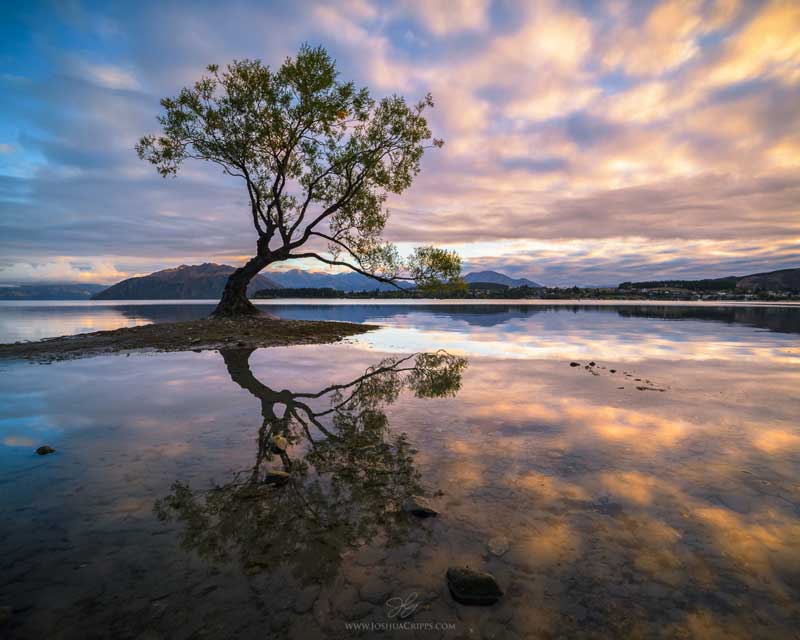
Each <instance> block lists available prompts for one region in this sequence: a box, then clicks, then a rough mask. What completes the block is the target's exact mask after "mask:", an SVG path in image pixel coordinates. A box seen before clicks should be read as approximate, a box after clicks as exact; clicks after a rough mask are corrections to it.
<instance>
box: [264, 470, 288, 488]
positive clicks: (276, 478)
mask: <svg viewBox="0 0 800 640" xmlns="http://www.w3.org/2000/svg"><path fill="white" fill-rule="evenodd" d="M289 477H290V476H289V474H288V473H286V471H267V473H266V474H265V475H264V484H274V485H275V486H278V487H279V486H281V485H283V484H286V483H287V482H288V481H289Z"/></svg>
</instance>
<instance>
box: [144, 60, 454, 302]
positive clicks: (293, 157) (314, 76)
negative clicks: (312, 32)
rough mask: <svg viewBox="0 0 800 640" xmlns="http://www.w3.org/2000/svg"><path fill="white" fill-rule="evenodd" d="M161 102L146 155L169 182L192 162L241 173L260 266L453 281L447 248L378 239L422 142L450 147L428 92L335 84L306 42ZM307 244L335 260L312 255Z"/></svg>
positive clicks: (414, 170) (330, 66) (233, 67)
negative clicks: (429, 114) (434, 124)
mask: <svg viewBox="0 0 800 640" xmlns="http://www.w3.org/2000/svg"><path fill="white" fill-rule="evenodd" d="M161 106H162V108H163V113H162V114H161V115H160V116H159V118H158V122H159V124H160V125H161V133H160V134H158V135H147V136H144V137H142V138H141V140H140V141H139V144H138V145H137V147H136V149H137V152H138V153H139V156H140V157H141V158H142V159H144V160H147V161H149V162H150V163H152V164H153V165H155V167H156V169H157V170H158V172H159V173H160V174H161V175H162V176H164V177H168V176H175V175H177V173H178V170H179V168H180V167H181V165H182V163H183V162H184V161H186V160H188V159H196V160H204V161H208V162H212V163H215V164H217V165H218V166H220V167H221V168H222V170H223V172H224V173H226V174H228V175H230V176H235V177H237V178H239V179H241V180H242V181H243V182H244V183H245V185H246V188H247V193H248V197H249V201H250V210H251V211H250V213H251V215H252V221H253V225H254V227H255V229H256V231H257V233H258V244H257V246H258V257H259V263H258V264H259V267H260V268H263V267H264V266H266V265H267V264H270V263H272V262H277V261H280V260H287V259H291V258H316V259H318V260H321V261H322V262H325V263H327V264H332V265H341V266H347V267H350V268H351V269H353V270H355V271H358V272H360V273H364V274H365V275H369V276H372V277H375V278H377V279H379V280H382V281H386V282H392V283H394V282H395V281H397V280H400V279H403V280H412V279H415V280H417V282H418V283H420V284H421V285H422V286H433V285H434V283H437V286H438V285H441V282H442V281H447V282H450V281H452V285H453V286H457V285H458V283H457V282H456V279H457V276H458V270H457V269H458V268H460V263H459V262H458V260H457V256H455V255H454V254H452V252H446V251H444V252H440V253H437V250H435V249H433V248H431V247H426V248H422V249H419V250H417V252H416V253H415V254H414V256H412V258H411V259H410V261H408V262H406V261H403V260H401V259H400V257H399V256H398V254H397V250H396V249H395V248H394V247H393V246H392V245H390V244H388V243H386V242H385V241H384V240H383V239H382V233H383V230H384V228H385V226H386V223H387V221H388V217H389V215H388V211H387V210H386V209H385V207H384V203H385V201H386V198H387V195H388V194H389V193H395V194H399V193H402V192H403V191H405V190H406V189H407V188H408V187H409V186H411V183H412V181H413V179H414V177H415V176H416V175H417V174H418V173H419V170H420V160H421V158H422V155H423V153H424V151H425V149H427V148H430V147H441V146H442V144H443V142H442V141H441V140H437V139H435V138H433V136H432V134H431V131H430V128H429V127H428V123H427V120H426V118H425V112H426V110H427V109H429V108H431V107H433V99H432V98H431V96H430V95H427V96H425V97H424V98H423V99H422V100H421V101H419V102H417V103H416V104H411V105H409V104H408V103H407V102H406V101H405V99H404V98H402V97H400V96H397V95H393V96H389V97H386V98H383V99H381V100H375V99H374V98H372V97H371V96H370V94H369V91H368V90H367V89H366V88H358V87H356V86H355V84H354V83H352V82H343V81H341V80H339V75H338V71H337V70H336V64H335V61H334V60H333V59H332V58H331V57H330V56H329V55H328V53H327V52H326V51H325V49H323V48H322V47H316V48H313V47H310V46H308V45H304V46H303V47H302V48H301V49H300V51H299V53H298V54H297V56H296V57H295V58H287V59H286V60H285V61H284V63H283V64H282V65H281V66H280V67H279V68H278V69H277V70H275V69H272V68H270V67H269V66H267V65H264V64H262V63H261V62H260V61H259V60H241V61H234V62H233V63H231V64H229V65H228V66H227V67H226V68H225V69H224V70H221V69H220V67H219V66H217V65H209V67H208V73H207V74H206V75H204V76H203V77H202V78H201V79H200V80H198V81H197V82H196V83H195V84H194V85H193V86H191V87H187V88H184V89H183V90H182V91H181V92H180V93H179V94H178V95H177V96H175V97H172V98H164V99H163V100H162V101H161ZM310 240H316V242H317V244H319V243H325V244H326V245H327V249H328V252H329V255H330V256H332V257H327V256H325V255H322V254H320V253H319V252H318V251H317V250H308V249H307V247H305V245H306V244H307V243H308V242H309V241H310Z"/></svg>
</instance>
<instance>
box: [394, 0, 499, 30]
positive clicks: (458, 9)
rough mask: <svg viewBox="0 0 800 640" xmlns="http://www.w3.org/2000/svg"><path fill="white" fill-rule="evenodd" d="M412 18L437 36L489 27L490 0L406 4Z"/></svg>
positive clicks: (448, 0) (451, 0)
mask: <svg viewBox="0 0 800 640" xmlns="http://www.w3.org/2000/svg"><path fill="white" fill-rule="evenodd" d="M405 7H406V8H407V10H408V11H409V12H410V13H411V15H412V16H414V18H415V19H416V20H417V21H418V22H419V23H420V24H422V26H423V27H424V28H425V29H427V30H428V31H429V32H430V33H432V34H433V35H436V36H446V35H450V34H453V33H458V32H461V31H469V30H483V29H485V28H486V27H487V26H488V13H489V2H488V0H443V1H442V2H413V1H412V2H406V3H405Z"/></svg>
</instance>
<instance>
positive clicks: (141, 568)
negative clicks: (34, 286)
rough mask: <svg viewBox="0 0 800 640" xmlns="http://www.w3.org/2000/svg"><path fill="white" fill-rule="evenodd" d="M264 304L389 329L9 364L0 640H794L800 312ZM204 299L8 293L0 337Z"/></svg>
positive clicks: (175, 308) (1, 417) (1, 439)
mask: <svg viewBox="0 0 800 640" xmlns="http://www.w3.org/2000/svg"><path fill="white" fill-rule="evenodd" d="M269 308H270V311H272V312H273V313H276V314H277V315H280V316H282V317H285V318H302V319H306V318H307V319H330V320H350V321H355V322H370V323H377V324H380V325H382V328H381V329H380V330H378V331H375V332H371V333H368V334H365V335H363V336H359V337H358V338H355V339H350V340H348V341H347V342H346V343H341V344H335V345H323V346H301V347H290V348H272V349H259V350H256V351H253V352H251V351H249V350H236V349H230V350H223V351H222V352H219V353H218V352H203V353H169V354H141V355H131V356H124V355H116V356H104V357H98V358H91V359H84V360H76V361H68V362H60V363H56V364H51V365H33V364H28V363H24V362H15V361H2V362H0V545H2V547H1V548H2V550H3V553H2V556H1V557H0V564H1V566H2V571H0V607H6V609H0V611H3V613H2V614H0V616H3V617H5V618H6V620H5V622H3V621H2V619H3V618H2V617H0V636H2V637H11V638H42V637H63V638H90V637H109V636H114V637H121V638H128V637H130V638H138V637H141V638H158V637H163V638H200V637H203V638H205V637H210V638H216V637H220V638H223V637H224V638H227V637H237V638H281V637H289V638H315V637H318V638H326V637H341V638H350V637H354V636H358V635H363V636H365V637H400V638H402V637H406V638H408V637H432V638H433V637H442V638H448V637H450V638H456V637H474V638H481V637H482V638H506V637H509V638H515V637H518V638H527V637H542V638H550V637H608V638H629V637H634V638H635V637H656V638H659V637H664V638H675V637H679V638H680V637H687V638H695V637H696V638H709V637H712V638H713V637H719V638H723V637H724V638H748V637H758V638H782V637H797V629H798V628H800V605H798V602H800V422H799V421H798V416H800V393H799V392H798V389H800V308H797V307H794V308H792V307H780V306H746V305H735V306H728V307H722V306H711V305H691V306H686V305H648V306H641V305H623V306H602V305H592V306H578V305H574V304H569V303H566V304H563V303H562V304H558V305H548V304H517V303H514V304H482V305H454V304H430V305H414V304H407V303H404V304H400V305H397V304H382V303H377V304H369V305H354V304H333V305H331V304H286V303H279V304H271V305H270V306H269ZM209 309H210V306H209V305H204V304H180V305H172V304H114V305H98V304H75V303H63V304H56V305H54V304H53V303H39V304H36V305H24V304H14V305H0V342H9V341H14V340H31V339H39V338H41V337H46V336H52V335H62V334H65V333H77V332H80V331H92V330H99V329H110V328H116V327H119V326H129V325H135V324H142V323H148V322H162V321H169V320H177V319H189V318H195V317H201V316H203V315H206V314H207V313H208V311H209ZM440 350H446V351H440ZM572 362H579V363H580V366H571V363H572ZM590 362H594V363H595V364H594V365H590V364H589V363H590ZM586 367H588V368H586ZM42 444H47V445H50V446H53V447H55V449H56V453H54V454H52V455H49V456H44V457H39V456H37V455H35V454H34V452H33V451H34V449H35V448H36V447H38V446H39V445H42ZM415 494H425V495H427V496H428V499H429V501H430V504H431V505H432V506H433V507H434V508H435V509H436V510H438V511H439V515H438V516H437V517H434V518H428V519H424V520H423V519H417V518H416V517H414V516H411V515H408V514H405V513H403V512H402V511H401V509H400V507H401V505H402V504H403V502H404V501H405V500H406V498H408V497H409V496H410V495H415ZM498 554H499V555H498ZM459 565H469V566H470V567H472V568H475V569H478V570H482V571H488V572H491V573H492V574H493V575H494V576H495V578H496V579H497V582H498V583H499V584H500V586H501V587H502V589H503V590H504V596H503V597H502V598H501V600H500V601H499V602H498V603H497V604H495V605H493V606H491V607H468V606H464V605H460V604H457V603H456V602H455V601H454V600H453V598H452V597H451V596H450V594H449V592H448V589H447V584H446V580H445V572H446V570H447V568H448V567H450V566H459ZM403 616H406V617H403Z"/></svg>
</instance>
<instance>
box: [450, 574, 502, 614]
mask: <svg viewBox="0 0 800 640" xmlns="http://www.w3.org/2000/svg"><path fill="white" fill-rule="evenodd" d="M447 586H448V588H449V589H450V594H451V595H452V596H453V599H454V600H455V601H456V602H460V603H461V604H467V605H478V606H489V605H492V604H494V603H495V602H497V601H498V600H499V599H500V598H501V597H502V595H503V590H502V589H501V588H500V585H498V584H497V581H496V580H495V579H494V576H493V575H492V574H490V573H483V572H482V571H475V570H474V569H470V568H469V567H450V568H449V569H448V570H447Z"/></svg>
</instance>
